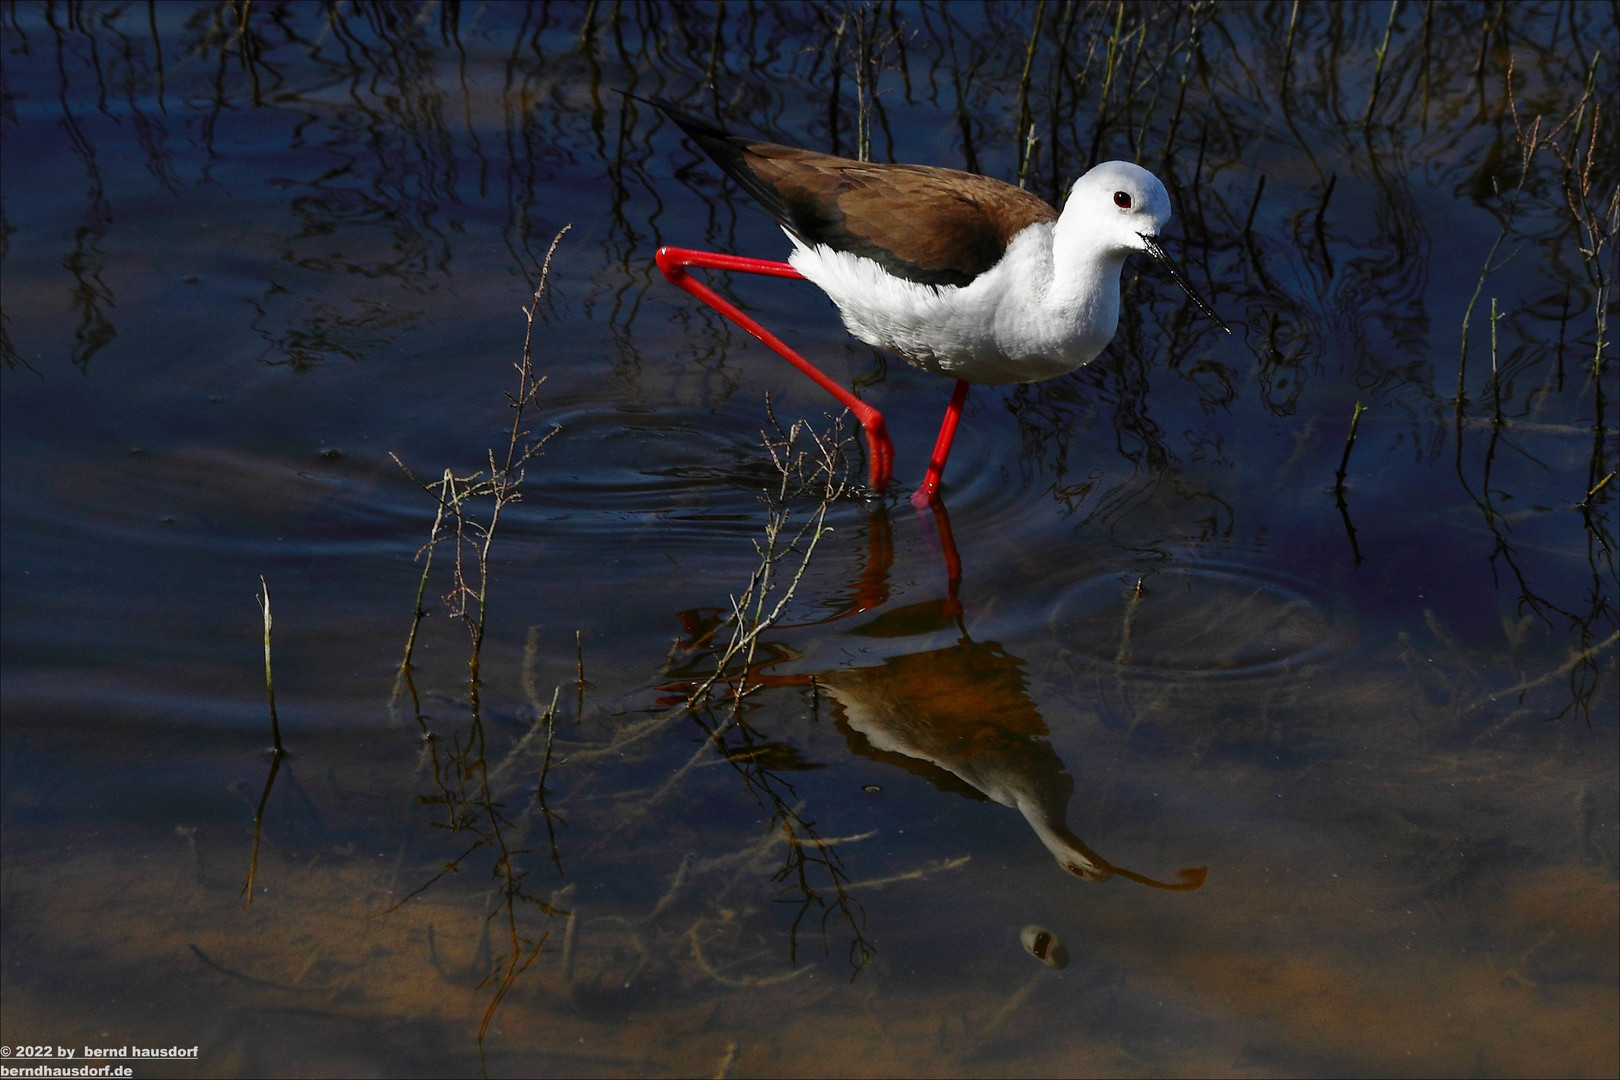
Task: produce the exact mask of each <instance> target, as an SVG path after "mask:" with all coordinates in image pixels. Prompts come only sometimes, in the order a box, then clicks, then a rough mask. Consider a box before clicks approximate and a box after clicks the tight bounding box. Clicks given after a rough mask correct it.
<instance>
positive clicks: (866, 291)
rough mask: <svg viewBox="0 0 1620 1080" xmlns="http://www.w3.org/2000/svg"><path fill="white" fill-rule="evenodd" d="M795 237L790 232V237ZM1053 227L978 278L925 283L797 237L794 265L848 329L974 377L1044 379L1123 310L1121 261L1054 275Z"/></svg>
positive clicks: (1102, 336)
mask: <svg viewBox="0 0 1620 1080" xmlns="http://www.w3.org/2000/svg"><path fill="white" fill-rule="evenodd" d="M790 238H791V237H790ZM1052 238H1053V230H1052V226H1051V225H1049V224H1037V225H1031V226H1029V227H1028V228H1026V229H1024V230H1023V231H1022V232H1020V233H1019V234H1018V235H1017V236H1015V237H1013V240H1012V242H1011V243H1010V244H1009V245H1008V246H1007V252H1006V254H1005V255H1003V256H1002V258H1001V261H1000V262H998V263H996V265H995V266H993V267H991V268H990V269H989V270H987V271H985V272H984V273H982V274H980V275H979V276H978V277H977V278H975V279H974V280H973V281H972V282H971V283H969V284H967V285H963V286H955V285H944V286H934V285H921V284H918V283H916V282H913V281H907V280H905V279H904V278H899V277H895V276H894V275H892V274H890V273H888V272H887V271H885V270H884V269H883V267H881V266H880V265H878V264H877V263H876V262H873V261H872V260H871V259H867V258H863V257H861V256H858V255H853V254H850V253H849V252H846V251H836V250H834V249H832V248H830V247H826V246H822V245H818V246H815V247H809V246H806V245H804V244H802V243H799V242H798V241H797V240H795V241H794V251H793V254H792V255H790V256H789V257H788V261H789V262H790V263H792V265H793V268H794V269H796V270H798V271H799V273H801V274H803V275H804V276H805V278H807V279H808V280H810V281H811V282H813V283H815V284H816V285H817V286H819V287H820V288H821V290H822V291H823V292H825V293H826V294H827V295H828V296H829V297H831V298H832V301H833V303H834V304H836V305H837V306H838V310H839V312H840V314H842V316H843V319H844V325H845V326H846V327H848V329H849V332H850V333H852V334H854V335H855V336H856V337H858V338H860V339H861V340H862V341H864V342H866V343H868V344H870V345H875V346H877V347H878V348H880V349H886V350H889V351H891V352H894V353H897V354H898V355H899V356H901V357H902V358H903V359H905V360H907V361H909V362H910V363H912V364H915V365H916V366H918V367H920V368H923V369H924V370H927V371H933V372H937V373H938V374H941V375H949V376H950V377H952V378H956V379H966V380H967V381H968V382H976V383H1019V382H1038V381H1040V380H1042V379H1050V378H1053V377H1055V376H1057V375H1063V374H1065V373H1067V372H1070V371H1073V370H1074V369H1075V368H1077V367H1080V366H1081V365H1082V364H1086V363H1089V362H1090V361H1091V360H1093V359H1095V358H1096V356H1097V354H1098V353H1100V352H1101V351H1102V350H1103V348H1104V346H1106V345H1107V344H1108V342H1109V341H1111V340H1112V339H1113V336H1114V330H1115V327H1116V325H1117V323H1118V320H1119V268H1118V263H1117V262H1116V263H1115V264H1114V266H1113V267H1112V274H1111V277H1110V275H1109V273H1108V272H1107V271H1108V269H1109V268H1107V267H1099V268H1098V269H1099V270H1100V271H1101V272H1100V274H1099V275H1098V280H1095V281H1090V282H1074V281H1056V280H1054V276H1053V258H1052Z"/></svg>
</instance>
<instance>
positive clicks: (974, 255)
mask: <svg viewBox="0 0 1620 1080" xmlns="http://www.w3.org/2000/svg"><path fill="white" fill-rule="evenodd" d="M653 104H654V105H656V106H657V107H658V108H660V109H662V110H663V111H664V112H665V113H666V114H667V115H668V116H669V117H670V119H672V120H674V121H675V122H676V123H677V124H679V125H680V127H681V130H683V131H685V132H686V134H687V135H688V136H690V137H691V139H692V140H693V141H694V142H696V143H697V144H698V145H699V146H700V147H702V148H703V150H704V152H705V153H707V154H708V155H709V156H710V157H712V158H713V159H714V160H715V163H716V164H718V165H719V166H720V167H721V168H722V169H724V170H725V171H726V173H727V174H728V175H729V176H731V177H732V179H734V180H736V181H737V182H738V183H739V184H741V185H742V186H743V188H744V190H746V191H747V192H748V193H749V194H750V195H752V196H753V197H754V199H755V200H756V201H757V202H758V203H759V204H760V206H761V207H763V208H764V210H765V211H766V213H768V214H770V215H771V217H773V218H775V219H776V222H777V224H779V225H781V226H782V227H783V228H785V229H787V230H788V232H790V233H792V234H793V235H794V236H796V237H798V238H799V239H800V240H801V241H803V242H804V243H806V244H825V245H827V246H828V247H831V248H834V249H836V250H839V251H848V252H850V253H852V254H855V255H861V256H864V257H866V258H868V259H871V260H873V261H874V262H876V263H878V264H879V265H880V266H882V267H883V268H884V269H885V270H887V271H888V272H889V273H891V274H894V275H895V276H896V277H901V278H905V279H906V280H908V281H915V282H918V283H920V284H924V285H966V284H968V283H970V282H971V281H972V280H973V279H974V278H976V277H978V276H979V275H980V274H982V273H984V272H985V271H986V270H988V269H990V268H991V267H992V266H994V265H995V264H996V263H997V262H999V261H1000V259H1001V256H1002V254H1003V253H1004V252H1005V251H1006V250H1007V244H1008V242H1009V241H1011V240H1012V238H1013V237H1014V236H1016V235H1017V234H1018V233H1019V232H1020V231H1022V230H1023V229H1024V228H1026V227H1027V226H1030V225H1033V224H1035V223H1036V222H1042V221H1055V220H1057V211H1056V210H1053V209H1052V207H1051V206H1049V205H1048V204H1047V203H1046V202H1045V201H1044V200H1043V199H1041V198H1039V197H1037V196H1035V195H1032V194H1030V193H1029V192H1027V191H1024V190H1022V189H1020V188H1015V187H1013V186H1012V185H1011V184H1004V183H1002V182H1001V181H1000V180H992V179H990V178H989V177H986V176H976V175H974V174H973V173H965V172H957V171H956V170H955V169H936V168H930V167H927V166H922V165H878V164H873V163H871V162H864V161H854V160H852V159H850V158H841V157H834V156H832V155H831V154H818V153H815V152H814V151H811V150H800V149H796V148H794V147H791V146H779V145H777V144H776V143H768V142H756V141H753V140H750V139H744V138H742V137H740V136H737V135H732V134H730V133H729V132H726V131H724V130H722V129H720V128H718V127H715V126H714V125H712V124H710V123H709V122H708V121H706V120H703V119H700V118H699V117H695V116H693V115H691V114H690V113H687V112H683V111H682V110H680V109H678V108H676V107H675V106H673V105H672V104H670V103H668V102H664V101H657V100H655V101H654V102H653Z"/></svg>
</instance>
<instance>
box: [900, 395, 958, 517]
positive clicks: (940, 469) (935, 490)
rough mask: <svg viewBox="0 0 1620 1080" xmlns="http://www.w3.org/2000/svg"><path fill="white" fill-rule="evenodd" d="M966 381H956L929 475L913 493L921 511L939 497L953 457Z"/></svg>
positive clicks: (912, 497)
mask: <svg viewBox="0 0 1620 1080" xmlns="http://www.w3.org/2000/svg"><path fill="white" fill-rule="evenodd" d="M967 392H968V384H967V380H966V379H958V380H957V381H956V389H955V390H953V391H952V392H951V403H950V404H949V405H947V406H945V419H944V420H943V421H941V422H940V425H939V438H937V439H935V440H934V454H933V456H932V457H930V458H929V459H928V473H927V475H925V476H924V477H923V482H922V486H921V487H919V488H918V489H917V490H916V491H913V492H912V493H911V505H912V506H915V507H916V508H917V509H919V510H921V509H923V508H924V507H926V506H928V505H929V504H930V503H932V502H933V501H934V500H935V499H936V498H938V497H939V482H940V479H941V478H942V477H943V476H944V474H945V459H946V458H948V457H950V456H951V442H952V440H954V439H955V438H956V425H957V422H958V421H960V420H961V419H962V403H963V402H965V401H967Z"/></svg>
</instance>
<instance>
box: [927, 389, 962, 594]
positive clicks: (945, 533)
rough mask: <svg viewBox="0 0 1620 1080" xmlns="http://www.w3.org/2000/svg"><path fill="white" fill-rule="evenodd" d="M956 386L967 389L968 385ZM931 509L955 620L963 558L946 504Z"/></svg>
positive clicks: (936, 504)
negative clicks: (958, 548)
mask: <svg viewBox="0 0 1620 1080" xmlns="http://www.w3.org/2000/svg"><path fill="white" fill-rule="evenodd" d="M956 385H957V386H958V387H965V386H966V385H967V383H965V382H964V383H957V384H956ZM953 426H954V425H953ZM919 509H920V508H919ZM929 509H931V510H933V512H934V527H935V528H936V529H938V530H939V547H940V551H941V552H942V553H943V554H944V556H945V614H947V615H950V616H952V617H953V618H954V617H955V616H957V615H960V614H962V601H960V600H958V599H957V597H956V593H957V590H958V589H960V588H961V586H962V557H961V556H960V555H958V554H957V553H956V537H955V536H953V535H952V534H951V515H950V514H948V513H946V511H945V503H944V502H942V501H941V500H939V499H935V500H934V501H933V503H932V505H931V506H930V507H929Z"/></svg>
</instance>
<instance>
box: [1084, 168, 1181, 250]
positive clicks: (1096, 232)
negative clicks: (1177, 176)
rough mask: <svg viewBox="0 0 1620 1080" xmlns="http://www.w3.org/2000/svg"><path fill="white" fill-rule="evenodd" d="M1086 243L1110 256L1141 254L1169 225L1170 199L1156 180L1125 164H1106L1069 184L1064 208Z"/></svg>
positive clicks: (1147, 173) (1144, 171)
mask: <svg viewBox="0 0 1620 1080" xmlns="http://www.w3.org/2000/svg"><path fill="white" fill-rule="evenodd" d="M1071 218H1073V219H1074V222H1073V223H1074V224H1075V225H1077V226H1079V227H1080V229H1081V230H1082V231H1083V232H1084V234H1085V235H1086V237H1087V239H1088V241H1089V242H1090V243H1092V244H1095V245H1097V246H1099V247H1102V248H1104V249H1109V250H1112V251H1115V252H1121V253H1123V252H1126V251H1146V250H1148V247H1147V245H1146V244H1144V243H1143V238H1144V237H1148V238H1151V237H1155V236H1158V235H1159V230H1160V229H1162V228H1164V227H1165V225H1167V224H1169V222H1170V193H1169V192H1168V191H1166V190H1165V189H1164V184H1162V183H1161V182H1160V181H1159V178H1158V177H1157V176H1154V175H1153V174H1152V173H1150V172H1148V171H1147V170H1146V169H1144V168H1142V166H1140V165H1132V164H1131V163H1130V162H1128V161H1105V162H1103V163H1102V164H1101V165H1098V166H1096V167H1094V168H1093V169H1092V170H1091V171H1090V172H1088V173H1086V175H1084V176H1082V177H1081V178H1080V179H1078V180H1076V181H1075V182H1074V187H1073V188H1071V189H1070V190H1069V199H1068V201H1067V202H1065V203H1064V204H1063V221H1064V224H1065V225H1068V224H1069V223H1070V219H1071Z"/></svg>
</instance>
